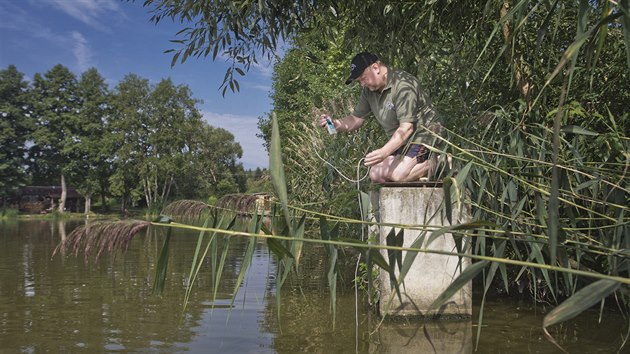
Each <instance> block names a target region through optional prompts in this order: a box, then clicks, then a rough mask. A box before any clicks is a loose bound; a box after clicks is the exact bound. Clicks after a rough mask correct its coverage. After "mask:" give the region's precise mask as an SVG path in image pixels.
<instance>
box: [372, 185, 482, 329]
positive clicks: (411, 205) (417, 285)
mask: <svg viewBox="0 0 630 354" xmlns="http://www.w3.org/2000/svg"><path fill="white" fill-rule="evenodd" d="M370 198H371V202H372V211H373V215H374V218H375V220H376V221H378V222H380V223H389V224H400V225H409V226H414V228H413V229H412V228H409V227H405V228H404V241H403V246H404V247H411V246H412V244H413V243H414V241H416V239H417V238H418V237H420V236H421V235H422V234H426V236H425V238H424V242H423V244H422V246H421V248H425V247H426V248H427V249H430V250H438V251H446V252H457V248H456V246H455V240H454V239H453V236H452V234H451V233H445V234H443V235H441V236H439V237H438V238H437V239H435V240H434V241H433V242H431V244H430V245H428V246H427V241H428V239H429V238H430V236H431V233H432V231H433V230H435V229H436V226H437V227H444V226H449V225H450V224H449V222H448V219H447V218H446V213H445V210H444V208H443V203H444V190H443V189H442V188H422V187H412V188H407V187H382V188H381V189H380V190H379V191H374V192H372V194H371V196H370ZM452 208H453V215H452V216H453V224H459V223H463V222H466V221H468V219H469V216H468V214H469V213H468V212H465V211H461V210H459V209H460V208H459V207H458V205H456V204H453V206H452ZM391 229H392V227H391V226H380V227H379V230H376V231H377V232H378V235H379V242H380V244H381V245H386V244H387V241H386V238H387V235H389V234H390V231H391ZM399 230H400V228H396V229H395V232H396V233H398V232H399ZM381 253H382V254H383V257H384V258H385V259H389V258H388V253H387V250H383V251H381ZM407 253H408V252H406V251H403V252H402V260H403V262H404V260H405V257H406V256H407ZM411 254H413V253H411ZM416 254H417V256H416V258H415V261H414V262H413V265H412V266H411V268H410V270H409V272H408V273H407V275H406V277H405V279H404V285H402V286H400V291H401V293H402V303H401V302H400V301H399V299H398V296H396V291H395V290H394V289H392V288H391V287H390V280H389V274H388V273H387V272H385V271H383V270H381V271H380V275H379V283H380V292H381V301H380V306H379V309H380V312H381V314H382V315H394V316H422V317H435V316H436V315H440V316H445V317H460V316H461V317H468V316H471V315H472V284H470V283H469V284H468V285H466V286H464V287H463V288H462V289H461V290H460V291H458V292H457V293H455V294H454V295H453V296H452V297H451V298H450V299H449V301H448V302H447V303H446V305H444V306H442V308H440V309H437V310H432V311H429V310H428V308H429V306H430V304H431V303H432V302H433V301H434V300H435V299H436V298H437V297H438V296H439V295H440V294H441V293H442V292H443V291H444V290H445V289H446V288H447V287H448V286H449V285H450V284H451V282H452V280H453V279H455V278H456V277H457V276H458V275H459V274H460V273H461V272H462V271H463V270H465V269H466V267H467V266H468V265H469V264H470V259H469V258H462V259H461V261H460V259H459V257H457V256H449V255H438V254H431V253H423V252H419V253H416ZM460 262H461V264H460ZM460 265H461V266H460ZM396 277H397V278H399V270H398V267H396Z"/></svg>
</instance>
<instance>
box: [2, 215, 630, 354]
mask: <svg viewBox="0 0 630 354" xmlns="http://www.w3.org/2000/svg"><path fill="white" fill-rule="evenodd" d="M81 223H83V221H81V222H75V221H67V222H65V224H63V223H56V222H50V221H19V222H17V221H14V222H10V221H0V353H2V354H4V353H19V352H26V353H30V352H73V353H94V352H134V353H137V352H144V353H179V352H191V353H287V354H288V353H296V352H310V353H370V354H371V353H425V352H426V353H471V352H473V343H474V341H473V337H475V338H476V329H477V327H476V318H477V316H478V313H475V316H474V317H473V320H472V322H470V321H468V322H439V323H435V322H426V323H425V322H404V321H401V322H394V321H385V322H382V323H381V322H379V321H380V319H379V318H378V317H376V316H374V315H373V314H372V312H371V310H370V309H368V308H366V307H364V306H363V302H362V301H360V299H359V301H356V299H355V291H354V288H353V287H351V286H348V285H345V286H344V284H349V283H350V280H351V279H352V278H353V277H354V274H353V271H354V267H353V266H352V264H350V266H349V267H343V265H342V268H343V269H349V270H350V271H348V272H342V274H341V275H340V278H341V279H342V281H340V285H339V286H338V291H339V294H338V296H337V303H336V317H335V321H334V326H333V315H332V313H331V311H330V305H329V304H330V303H329V293H328V290H327V289H328V286H327V278H326V268H327V264H328V260H327V259H326V252H325V251H324V249H323V248H321V247H317V246H306V247H305V249H304V255H303V260H302V262H301V272H300V274H299V275H298V276H296V277H293V278H291V279H290V280H289V281H288V284H287V285H286V286H285V287H284V288H283V290H282V292H281V294H280V295H281V298H280V299H279V301H280V302H281V304H282V305H281V306H280V309H279V310H278V307H277V303H278V298H277V295H278V294H277V292H276V288H275V269H276V266H275V263H274V258H273V257H271V256H270V255H269V252H268V250H267V248H266V244H265V242H264V241H259V242H257V244H256V250H255V252H254V258H253V260H252V264H251V268H250V270H249V271H248V273H247V275H246V276H245V279H244V283H243V285H242V287H241V289H240V291H239V293H238V296H237V298H236V300H235V301H234V303H232V300H231V294H232V292H233V287H234V284H235V280H236V277H237V275H238V273H239V270H240V267H241V266H242V263H243V258H242V257H243V254H244V249H245V247H246V242H247V240H246V239H245V238H240V237H233V238H232V239H231V241H230V254H229V256H228V261H227V262H226V265H225V268H224V269H223V275H222V281H221V283H220V286H219V288H218V289H217V292H216V300H215V301H213V300H212V299H213V296H214V290H213V284H212V280H211V272H212V269H211V266H210V262H206V263H204V266H203V267H202V269H201V271H200V274H199V276H198V279H197V283H196V284H195V286H194V287H193V289H192V292H191V294H190V299H189V303H188V305H187V307H186V311H185V312H182V309H183V299H184V294H185V291H186V287H187V282H188V276H189V272H190V264H191V261H192V255H193V254H194V251H195V247H196V241H197V233H195V232H183V231H177V232H176V233H175V234H174V235H173V237H172V239H171V244H172V246H173V247H172V248H171V252H170V262H169V268H168V276H167V279H166V286H165V291H164V295H162V296H155V295H153V294H152V286H153V277H154V271H155V265H156V262H157V259H158V257H159V251H160V247H161V245H162V242H163V239H164V235H163V234H162V232H160V231H159V230H155V229H154V230H153V231H150V232H149V233H148V234H143V235H139V236H137V237H136V238H135V239H134V240H132V242H131V244H130V246H129V249H128V251H127V253H126V254H125V255H124V256H120V255H118V256H116V257H104V258H102V259H101V261H100V262H99V263H98V264H92V263H91V264H85V263H84V261H83V257H82V256H81V255H80V256H79V257H72V256H67V257H61V256H55V257H53V258H51V255H52V253H53V250H54V249H55V247H56V246H57V244H58V242H59V241H60V240H61V239H62V237H65V236H64V235H66V234H67V233H69V231H70V230H71V229H73V228H74V227H76V226H77V225H79V224H81ZM346 261H348V262H350V261H351V258H350V257H348V259H347V260H346ZM359 296H360V295H359ZM475 310H476V311H478V307H476V308H475ZM543 313H544V309H541V308H539V307H538V308H535V307H527V306H525V305H519V304H515V303H514V302H513V301H511V300H510V301H507V300H506V301H504V302H501V301H496V300H494V301H489V302H488V304H487V305H486V310H485V313H484V323H483V326H484V327H483V331H482V335H481V337H480V342H479V352H483V353H493V352H494V353H503V352H543V353H544V352H549V353H554V352H557V351H558V350H557V348H555V347H553V346H551V345H550V344H549V342H547V341H546V339H544V338H543V336H542V331H541V329H540V323H541V321H542V316H543ZM597 315H598V314H597V312H595V313H591V314H590V315H589V317H588V318H586V317H580V318H578V319H576V320H575V321H573V322H568V323H567V324H565V325H564V326H558V327H556V328H554V329H552V330H553V334H554V336H557V338H558V339H559V341H561V343H562V344H563V345H565V346H566V347H567V349H568V350H569V351H570V352H598V351H600V352H611V351H616V349H617V348H619V346H620V344H621V339H620V336H619V333H622V332H623V330H622V331H620V330H619V328H626V329H627V326H628V324H627V323H626V321H625V320H624V319H623V318H621V317H620V316H616V315H615V314H614V313H612V314H611V313H606V314H604V316H603V322H602V324H597V320H596V319H597ZM473 324H475V325H473ZM473 333H475V335H474V336H473ZM624 333H625V332H624Z"/></svg>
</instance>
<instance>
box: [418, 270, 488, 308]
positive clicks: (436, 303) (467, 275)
mask: <svg viewBox="0 0 630 354" xmlns="http://www.w3.org/2000/svg"><path fill="white" fill-rule="evenodd" d="M488 263H489V261H480V262H476V263H473V264H472V265H470V266H468V267H466V269H465V270H464V271H463V272H462V273H461V274H460V275H459V276H457V278H455V279H454V280H453V282H451V284H450V285H449V286H448V287H447V288H446V290H444V291H443V292H442V293H441V294H440V295H439V296H438V297H437V298H436V299H435V300H433V302H432V303H431V305H429V307H428V309H429V310H435V309H437V308H439V307H441V306H442V305H444V304H445V303H446V301H448V299H450V298H451V297H452V296H453V295H455V293H457V292H458V291H459V290H460V289H461V288H462V287H464V286H465V285H467V284H468V283H469V282H470V281H471V280H472V279H473V278H474V277H475V276H477V274H479V272H481V271H482V270H483V269H485V267H486V266H487V265H488Z"/></svg>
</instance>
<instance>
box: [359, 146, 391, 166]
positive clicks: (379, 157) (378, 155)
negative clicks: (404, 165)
mask: <svg viewBox="0 0 630 354" xmlns="http://www.w3.org/2000/svg"><path fill="white" fill-rule="evenodd" d="M386 157H387V154H385V153H383V151H382V150H381V149H377V150H374V151H372V152H370V153H368V154H367V155H365V160H364V163H365V166H368V167H372V166H374V165H377V164H379V163H381V162H382V161H383V160H385V158H386Z"/></svg>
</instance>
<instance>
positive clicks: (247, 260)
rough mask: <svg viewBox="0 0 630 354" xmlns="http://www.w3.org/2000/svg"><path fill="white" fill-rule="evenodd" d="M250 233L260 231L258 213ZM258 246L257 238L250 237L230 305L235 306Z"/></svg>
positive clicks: (250, 226)
mask: <svg viewBox="0 0 630 354" xmlns="http://www.w3.org/2000/svg"><path fill="white" fill-rule="evenodd" d="M248 231H249V233H251V234H257V233H258V232H259V231H260V222H259V217H258V214H254V217H253V218H252V220H251V221H250V224H249V230H248ZM255 248H256V238H254V237H249V238H248V240H247V248H246V249H245V254H244V255H243V262H242V263H241V267H240V269H239V272H238V276H237V277H236V282H235V283H234V291H233V292H232V302H231V303H230V305H231V306H230V307H233V306H234V301H235V300H236V295H237V293H238V290H239V289H240V287H241V284H242V283H243V279H245V274H246V273H247V270H248V269H249V266H250V265H251V263H252V258H253V255H254V249H255Z"/></svg>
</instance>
